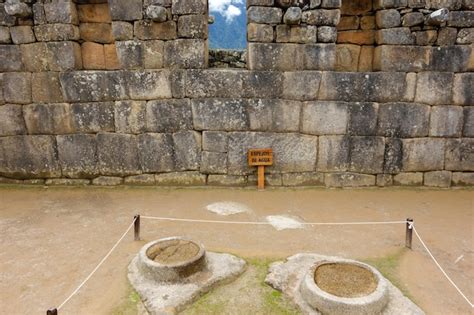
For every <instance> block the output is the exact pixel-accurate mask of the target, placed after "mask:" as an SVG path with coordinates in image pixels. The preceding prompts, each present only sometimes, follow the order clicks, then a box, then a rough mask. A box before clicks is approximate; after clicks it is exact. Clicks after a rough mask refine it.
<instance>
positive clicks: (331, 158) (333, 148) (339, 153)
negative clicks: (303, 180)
mask: <svg viewBox="0 0 474 315" xmlns="http://www.w3.org/2000/svg"><path fill="white" fill-rule="evenodd" d="M349 152H350V138H349V137H345V136H322V137H319V155H318V164H317V169H318V171H323V172H332V171H345V170H347V169H348V167H349V163H350V156H349Z"/></svg>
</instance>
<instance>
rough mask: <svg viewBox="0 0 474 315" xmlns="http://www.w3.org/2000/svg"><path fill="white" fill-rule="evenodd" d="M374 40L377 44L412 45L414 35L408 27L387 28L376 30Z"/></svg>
mask: <svg viewBox="0 0 474 315" xmlns="http://www.w3.org/2000/svg"><path fill="white" fill-rule="evenodd" d="M375 41H376V42H377V44H378V45H413V44H415V36H413V34H412V33H411V31H410V28H408V27H397V28H387V29H382V30H378V31H377V33H376V35H375Z"/></svg>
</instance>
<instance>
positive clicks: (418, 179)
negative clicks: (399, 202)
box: [393, 173, 423, 186]
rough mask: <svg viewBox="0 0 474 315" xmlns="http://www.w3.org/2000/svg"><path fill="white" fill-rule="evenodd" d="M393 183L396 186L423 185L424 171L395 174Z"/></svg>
mask: <svg viewBox="0 0 474 315" xmlns="http://www.w3.org/2000/svg"><path fill="white" fill-rule="evenodd" d="M393 184H394V185H396V186H421V185H423V173H400V174H397V175H395V176H393Z"/></svg>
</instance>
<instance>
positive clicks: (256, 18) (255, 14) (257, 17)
mask: <svg viewBox="0 0 474 315" xmlns="http://www.w3.org/2000/svg"><path fill="white" fill-rule="evenodd" d="M282 17H283V12H282V10H281V9H280V8H275V7H272V8H268V7H250V8H248V10H247V19H248V22H250V23H261V24H279V23H281V20H282Z"/></svg>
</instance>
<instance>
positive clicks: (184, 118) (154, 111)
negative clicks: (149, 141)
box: [146, 99, 193, 132]
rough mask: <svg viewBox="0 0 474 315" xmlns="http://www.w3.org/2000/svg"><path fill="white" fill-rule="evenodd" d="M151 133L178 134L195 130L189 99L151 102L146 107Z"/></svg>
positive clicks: (147, 121) (148, 129) (148, 126)
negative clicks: (178, 132) (180, 131)
mask: <svg viewBox="0 0 474 315" xmlns="http://www.w3.org/2000/svg"><path fill="white" fill-rule="evenodd" d="M146 126H147V131H149V132H176V131H179V130H190V129H193V117H192V111H191V105H190V103H189V99H175V100H162V101H150V102H148V103H147V105H146Z"/></svg>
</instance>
